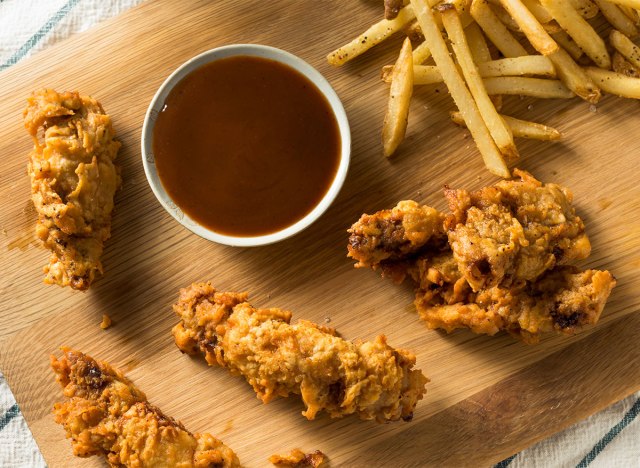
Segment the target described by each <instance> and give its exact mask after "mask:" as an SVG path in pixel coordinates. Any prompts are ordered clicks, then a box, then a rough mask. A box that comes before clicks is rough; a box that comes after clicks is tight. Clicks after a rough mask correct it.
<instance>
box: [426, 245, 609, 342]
mask: <svg viewBox="0 0 640 468" xmlns="http://www.w3.org/2000/svg"><path fill="white" fill-rule="evenodd" d="M444 257H445V256H444V255H443V256H442V258H440V259H435V261H433V262H432V261H429V260H426V259H423V261H422V262H421V265H420V285H419V287H418V288H417V289H416V300H415V306H416V309H417V310H418V313H419V314H420V318H422V319H423V320H424V321H425V322H426V323H427V325H428V326H429V328H441V329H443V330H446V331H447V332H449V333H450V332H452V331H453V330H455V329H456V328H469V329H471V331H473V332H474V333H479V334H487V335H495V334H496V333H497V332H498V331H501V330H504V331H507V332H509V333H510V334H511V335H513V336H515V337H517V338H520V339H521V340H522V341H524V342H525V343H529V344H534V343H537V342H538V341H539V340H540V335H541V334H542V333H545V332H551V331H557V332H561V333H565V334H569V335H571V334H573V333H575V332H576V330H578V329H579V328H580V327H583V326H585V325H591V324H595V323H597V322H598V320H599V319H600V314H601V313H602V310H603V308H604V305H605V303H606V301H607V298H608V297H609V294H610V293H611V290H612V289H613V287H614V286H615V279H614V278H613V276H612V275H611V273H609V272H608V271H598V270H586V271H582V272H581V271H579V270H578V269H577V268H575V267H572V266H561V267H557V268H555V269H553V270H551V271H548V272H546V273H544V274H543V275H542V276H541V277H539V278H538V280H536V281H533V282H530V281H520V282H519V283H517V284H511V285H510V286H503V285H501V286H492V287H489V288H486V289H481V290H480V291H478V292H474V291H473V290H472V289H471V286H470V285H469V283H468V282H467V281H466V280H465V278H463V276H462V275H461V274H460V272H459V271H458V270H457V266H456V264H455V261H453V255H451V254H449V256H448V257H449V259H450V260H449V261H447V260H446V259H445V258H444Z"/></svg>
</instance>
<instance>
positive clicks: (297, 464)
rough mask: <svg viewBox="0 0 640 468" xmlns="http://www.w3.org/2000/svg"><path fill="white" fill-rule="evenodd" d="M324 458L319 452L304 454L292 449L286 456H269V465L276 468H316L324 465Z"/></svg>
mask: <svg viewBox="0 0 640 468" xmlns="http://www.w3.org/2000/svg"><path fill="white" fill-rule="evenodd" d="M326 458H327V456H326V455H325V454H324V453H322V452H321V451H320V450H316V451H315V452H311V453H304V452H303V451H302V450H300V449H293V450H292V451H291V452H289V453H286V454H275V455H271V456H270V457H269V463H271V464H272V465H275V466H276V467H277V468H318V467H319V466H322V465H324V464H325V461H326Z"/></svg>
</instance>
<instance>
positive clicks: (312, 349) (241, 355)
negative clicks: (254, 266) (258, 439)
mask: <svg viewBox="0 0 640 468" xmlns="http://www.w3.org/2000/svg"><path fill="white" fill-rule="evenodd" d="M246 300H247V294H246V293H228V292H221V293H218V292H216V290H215V289H214V288H213V286H211V284H210V283H197V284H192V285H191V286H189V287H188V288H185V289H182V290H181V291H180V298H179V300H178V303H177V304H175V305H174V307H173V309H174V311H175V313H176V314H177V315H178V316H179V317H180V323H178V324H177V325H176V326H175V327H174V328H173V336H174V338H175V341H176V345H177V346H178V348H179V349H180V350H181V351H183V352H185V353H188V354H196V353H198V352H201V353H203V354H204V356H205V358H206V360H207V362H208V363H209V365H219V366H222V367H227V368H228V369H229V370H230V371H231V372H232V373H233V374H236V375H242V376H244V378H245V379H246V380H247V382H249V383H250V384H251V386H252V387H253V389H254V390H255V392H256V393H257V394H258V398H260V399H261V400H262V401H263V402H264V403H268V402H269V401H271V400H273V399H274V398H277V397H286V396H288V395H289V394H291V393H293V394H299V395H301V396H302V400H303V402H304V403H305V405H306V408H307V409H306V411H304V412H303V415H304V416H306V417H307V419H314V418H315V416H316V414H317V413H318V412H320V411H322V410H325V411H326V412H328V413H329V415H330V416H331V417H342V416H345V415H349V414H357V415H358V416H359V417H360V418H361V419H376V420H377V421H379V422H384V421H395V420H398V419H400V418H402V419H404V420H410V419H411V418H412V416H413V410H414V408H415V405H416V403H417V402H418V400H420V399H422V396H423V394H424V393H425V384H426V383H427V381H428V380H427V378H426V377H425V376H424V375H422V373H421V372H420V371H419V370H412V367H413V366H414V364H415V360H416V358H415V356H414V355H413V353H411V352H409V351H405V350H401V349H394V348H392V347H390V346H389V345H387V343H386V339H385V337H384V336H378V337H377V338H376V339H375V340H374V341H367V342H356V343H352V342H349V341H346V340H343V339H342V338H340V337H338V336H336V335H335V332H334V331H333V330H332V329H329V328H326V327H322V326H319V325H316V324H314V323H311V322H307V321H304V320H301V321H299V322H298V323H297V324H295V325H291V324H289V321H290V320H291V312H288V311H285V310H281V309H256V308H254V307H252V306H251V305H250V304H249V303H248V302H246Z"/></svg>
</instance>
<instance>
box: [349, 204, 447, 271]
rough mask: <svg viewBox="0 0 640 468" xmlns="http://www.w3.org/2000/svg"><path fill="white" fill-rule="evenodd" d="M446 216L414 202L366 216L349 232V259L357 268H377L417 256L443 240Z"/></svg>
mask: <svg viewBox="0 0 640 468" xmlns="http://www.w3.org/2000/svg"><path fill="white" fill-rule="evenodd" d="M443 221H444V216H443V215H442V214H440V213H439V212H438V211H437V210H436V209H434V208H431V207H430V206H421V205H419V204H418V203H416V202H414V201H413V200H405V201H401V202H400V203H398V204H397V205H396V206H395V207H394V208H392V209H391V210H382V211H378V212H377V213H375V214H372V215H368V214H364V215H362V216H361V217H360V219H359V220H358V222H356V223H355V224H354V225H353V226H351V229H349V230H348V232H349V233H350V234H351V235H350V236H349V245H348V246H347V249H348V250H349V254H348V256H349V257H351V258H353V259H355V260H357V262H358V263H356V268H360V267H371V268H373V269H374V270H375V269H378V268H379V267H380V266H381V264H383V263H384V262H389V261H393V260H401V259H405V258H407V257H410V256H411V255H413V254H416V253H418V252H419V251H420V249H422V248H423V247H424V246H425V245H426V244H427V242H429V241H433V240H434V239H442V238H443V237H444V230H443V225H442V223H443Z"/></svg>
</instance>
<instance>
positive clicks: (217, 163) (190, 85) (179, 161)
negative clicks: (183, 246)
mask: <svg viewBox="0 0 640 468" xmlns="http://www.w3.org/2000/svg"><path fill="white" fill-rule="evenodd" d="M153 151H154V154H155V161H156V167H157V170H158V175H159V176H160V180H161V181H162V185H163V187H164V188H165V190H166V192H167V193H168V195H169V196H170V197H171V198H172V199H173V200H174V201H175V203H176V204H177V205H178V206H179V207H180V208H181V209H182V210H183V211H184V212H185V213H186V214H188V215H189V216H190V217H191V218H192V219H193V220H194V221H196V222H198V223H199V224H201V225H203V226H205V227H207V228H209V229H211V230H214V231H216V232H218V233H221V234H226V235H232V236H245V237H247V236H257V235H264V234H270V233H273V232H276V231H279V230H281V229H283V228H285V227H287V226H290V225H292V224H294V223H295V222H296V221H298V220H300V219H302V218H303V217H304V216H305V215H306V214H308V213H309V212H310V211H311V210H312V209H313V208H314V207H315V205H316V204H317V203H318V202H319V201H320V200H321V199H322V197H323V196H324V195H325V193H326V192H327V190H328V189H329V186H330V185H331V182H332V181H333V179H334V177H335V174H336V171H337V168H338V164H339V160H340V134H339V130H338V123H337V121H336V118H335V116H334V114H333V111H332V110H331V107H330V105H329V102H328V101H327V99H326V98H325V97H324V95H322V93H321V92H320V90H318V88H317V87H316V86H315V85H314V84H313V83H312V82H311V81H309V80H308V79H307V78H306V77H305V76H303V75H302V74H300V73H299V72H297V71H296V70H294V69H292V68H290V67H288V66H286V65H283V64H281V63H279V62H276V61H273V60H268V59H263V58H259V57H251V56H237V57H230V58H226V59H221V60H217V61H215V62H212V63H210V64H207V65H204V66H202V67H200V68H198V69H196V70H194V71H193V72H191V73H190V74H189V75H187V76H186V77H185V78H183V79H182V80H181V81H180V82H179V83H178V84H177V85H176V86H175V87H174V88H173V90H172V91H171V93H170V94H169V96H168V97H167V99H166V101H165V105H164V109H163V110H162V112H160V113H159V115H158V119H157V121H156V124H155V127H154V130H153Z"/></svg>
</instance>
